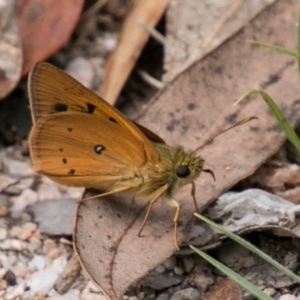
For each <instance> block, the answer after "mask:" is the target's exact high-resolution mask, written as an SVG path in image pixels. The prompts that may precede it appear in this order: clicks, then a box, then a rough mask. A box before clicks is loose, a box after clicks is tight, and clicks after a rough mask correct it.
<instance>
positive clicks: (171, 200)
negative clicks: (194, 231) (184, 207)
mask: <svg viewBox="0 0 300 300" xmlns="http://www.w3.org/2000/svg"><path fill="white" fill-rule="evenodd" d="M167 200H168V205H170V206H171V207H174V208H176V211H175V215H174V219H173V222H174V245H175V247H176V249H177V250H179V246H178V243H177V228H178V219H179V213H180V205H179V203H178V202H177V201H176V200H175V199H174V198H168V199H167Z"/></svg>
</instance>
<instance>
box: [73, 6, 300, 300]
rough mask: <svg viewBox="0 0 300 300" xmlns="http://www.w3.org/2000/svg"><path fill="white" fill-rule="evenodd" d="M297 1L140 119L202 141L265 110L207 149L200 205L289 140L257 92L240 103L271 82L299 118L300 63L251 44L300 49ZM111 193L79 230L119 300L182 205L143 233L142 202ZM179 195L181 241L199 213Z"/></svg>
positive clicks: (254, 25)
mask: <svg viewBox="0 0 300 300" xmlns="http://www.w3.org/2000/svg"><path fill="white" fill-rule="evenodd" d="M297 4H298V3H297V1H296V0H289V1H284V0H281V1H277V2H276V4H274V5H272V6H270V7H269V8H268V9H267V10H266V11H264V12H262V13H261V14H259V15H258V16H257V17H256V18H255V19H254V20H253V21H252V22H251V23H250V24H249V25H248V26H247V27H246V28H245V29H244V30H243V31H242V32H240V33H239V34H237V35H236V36H235V37H234V38H232V39H231V40H230V41H228V42H227V43H226V44H224V45H223V46H222V47H220V48H218V49H217V50H216V51H214V52H213V53H212V54H211V55H210V56H207V57H206V58H205V59H203V60H202V61H199V62H196V63H195V64H194V65H193V66H191V67H190V68H189V69H187V70H186V71H185V72H183V73H182V74H180V76H178V77H177V78H176V79H175V80H174V81H172V82H171V83H170V84H168V85H167V86H166V87H165V88H164V89H163V90H162V91H161V92H160V93H159V94H158V95H157V96H156V98H155V99H154V100H155V101H154V103H153V105H152V106H151V107H150V108H149V110H148V112H147V115H146V116H144V117H143V118H142V120H140V122H141V123H142V124H143V125H146V126H148V127H149V129H151V130H153V131H154V132H156V133H158V134H160V135H161V136H162V137H163V138H165V139H166V141H167V142H168V144H170V145H178V144H181V145H184V146H185V148H187V149H194V148H196V147H197V146H199V145H200V144H201V143H203V141H205V140H206V139H207V138H208V137H210V136H212V134H213V133H216V132H217V131H219V130H220V129H224V128H225V127H228V125H231V124H232V123H233V122H235V121H237V120H239V119H242V118H244V117H248V116H251V115H254V116H257V117H258V118H259V120H255V121H252V122H251V123H249V124H246V125H243V126H241V127H238V128H236V129H235V130H231V131H230V132H227V133H226V134H224V135H223V136H222V137H220V138H218V139H216V140H215V141H214V142H213V143H212V144H211V145H208V146H206V147H205V148H203V149H202V150H201V153H200V155H201V156H203V157H204V158H205V161H206V165H205V168H210V169H212V170H213V171H214V173H215V175H216V179H217V180H216V182H213V181H212V179H211V177H210V176H209V175H206V174H204V175H202V176H201V178H200V179H198V180H197V181H196V190H197V200H198V204H200V207H201V208H202V209H203V208H205V207H206V206H207V205H209V204H210V203H211V202H212V201H213V200H214V199H216V198H217V197H218V196H219V195H220V194H221V193H222V192H224V191H226V190H228V189H229V188H230V187H231V186H232V185H234V184H235V183H237V182H238V181H239V180H241V179H242V178H245V177H247V176H249V175H250V174H252V173H253V172H254V171H255V170H256V169H257V168H258V167H259V166H260V165H261V164H263V162H264V161H265V160H266V159H267V158H268V157H270V156H271V155H273V154H274V153H275V152H276V151H278V149H279V147H280V146H281V145H282V143H283V142H284V140H285V136H284V134H283V132H282V131H281V129H280V128H279V126H278V125H277V123H276V121H275V119H274V118H273V117H272V115H271V114H270V112H269V110H268V108H267V106H266V105H265V103H264V102H263V101H262V100H258V99H253V100H252V101H248V102H245V103H243V104H242V105H239V106H237V107H232V103H233V102H234V101H235V100H236V99H238V98H239V96H240V95H241V94H243V93H244V92H245V91H246V90H247V89H249V88H259V87H261V86H264V87H265V91H266V92H267V93H269V94H270V95H271V96H272V97H274V99H276V102H277V104H278V105H279V107H280V108H281V109H282V111H283V112H284V114H285V116H286V117H287V119H288V120H289V121H290V122H291V123H292V124H295V122H296V120H297V119H299V117H300V109H299V105H300V103H299V101H297V99H298V97H299V82H298V76H297V74H298V73H297V63H296V61H295V60H294V59H292V58H290V57H289V56H287V55H282V54H278V53H276V52H273V51H271V50H269V49H264V48H261V47H253V46H251V45H249V44H248V43H246V42H245V41H246V40H247V39H258V40H262V41H265V42H269V43H273V44H276V45H283V46H286V47H287V48H291V49H294V48H296V20H297V16H296V14H297ZM113 198H114V199H110V200H106V199H101V200H100V199H99V200H97V201H89V202H87V203H84V204H81V205H79V207H78V213H77V224H76V232H75V234H74V238H75V248H76V249H77V252H78V253H79V255H80V258H81V260H82V263H83V265H84V267H85V269H86V270H87V272H88V273H89V275H90V277H91V278H92V279H93V281H94V282H95V283H96V284H98V285H99V286H101V288H102V290H104V291H105V292H106V293H107V294H108V295H109V296H110V297H111V299H120V298H121V296H122V293H123V292H124V291H125V290H126V289H127V288H128V286H129V285H130V284H132V283H134V282H136V281H137V280H139V279H140V278H141V277H142V276H144V275H145V273H146V272H149V271H150V270H152V269H154V268H155V267H156V266H157V265H158V264H160V263H161V262H162V261H164V260H165V259H166V258H168V256H170V254H171V253H172V252H174V251H175V248H174V245H173V242H172V233H173V228H172V227H173V226H172V217H173V214H174V211H173V210H172V209H171V208H170V207H168V206H167V205H166V203H163V201H158V202H157V203H156V204H155V205H154V209H153V211H152V213H151V218H150V219H149V220H148V222H147V224H146V227H145V231H144V233H143V234H144V237H143V238H138V237H137V232H138V228H139V225H140V224H141V220H142V216H141V214H142V212H141V211H140V209H141V208H140V207H139V206H137V205H135V204H133V203H131V202H130V203H129V204H130V205H129V204H125V200H123V199H121V198H118V199H116V197H113ZM175 198H176V199H178V201H179V202H180V204H181V216H180V235H179V238H178V241H179V243H181V242H182V241H183V240H184V237H185V234H186V233H187V231H188V228H189V225H190V224H191V223H192V220H193V212H194V206H193V201H192V200H191V197H190V187H189V186H186V187H184V188H182V189H181V190H180V191H179V192H178V193H177V194H176V195H175ZM129 200H130V199H129ZM129 200H128V201H129ZM126 203H128V202H126ZM99 216H101V218H100V217H99ZM131 223H132V224H131ZM126 224H129V225H126ZM102 226H104V227H102ZM107 245H111V247H107ZM107 258H109V259H107ZM147 268H148V270H147ZM103 275H104V276H103Z"/></svg>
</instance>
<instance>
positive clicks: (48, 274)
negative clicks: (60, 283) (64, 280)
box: [28, 269, 58, 295]
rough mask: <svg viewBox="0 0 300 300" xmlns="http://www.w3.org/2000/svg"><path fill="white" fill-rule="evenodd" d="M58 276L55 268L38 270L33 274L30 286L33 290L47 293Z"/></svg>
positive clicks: (43, 293)
mask: <svg viewBox="0 0 300 300" xmlns="http://www.w3.org/2000/svg"><path fill="white" fill-rule="evenodd" d="M57 278H58V274H57V273H56V272H55V271H54V270H53V269H48V270H42V271H38V272H35V273H33V274H31V277H30V279H29V284H28V286H29V287H30V290H31V291H32V292H35V293H39V294H42V295H46V294H47V293H48V292H49V291H50V289H51V288H52V287H53V285H54V282H55V281H56V280H57Z"/></svg>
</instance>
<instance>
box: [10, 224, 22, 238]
mask: <svg viewBox="0 0 300 300" xmlns="http://www.w3.org/2000/svg"><path fill="white" fill-rule="evenodd" d="M21 234H22V228H21V227H20V226H13V227H12V228H11V229H10V231H9V236H10V237H12V238H18V237H19V236H20V235H21Z"/></svg>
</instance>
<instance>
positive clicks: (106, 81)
mask: <svg viewBox="0 0 300 300" xmlns="http://www.w3.org/2000/svg"><path fill="white" fill-rule="evenodd" d="M168 4H169V0H162V1H153V0H144V1H137V2H136V5H134V6H133V8H132V10H131V12H130V13H129V14H128V17H127V19H126V20H125V23H124V25H123V28H122V30H121V33H120V37H119V44H118V46H117V48H116V50H115V51H114V53H113V54H112V55H111V56H110V58H109V59H108V61H107V65H106V68H105V74H104V78H103V84H102V86H101V90H100V95H101V96H102V97H103V98H104V99H106V100H107V101H108V102H109V103H110V104H114V103H115V102H116V99H117V97H118V95H119V93H120V91H121V89H122V87H123V85H124V83H125V82H126V80H127V78H128V76H129V74H130V72H131V71H132V69H133V67H134V65H135V63H136V61H137V59H138V57H139V56H140V53H141V51H142V49H143V47H144V45H145V44H146V42H147V40H148V38H149V32H147V31H146V30H145V28H144V27H142V26H141V25H140V24H141V23H143V24H146V25H147V26H149V27H154V26H155V24H156V23H157V22H158V20H159V19H160V18H161V16H162V14H163V13H164V11H165V9H166V7H167V5H168ZM120 70H122V72H120Z"/></svg>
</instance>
